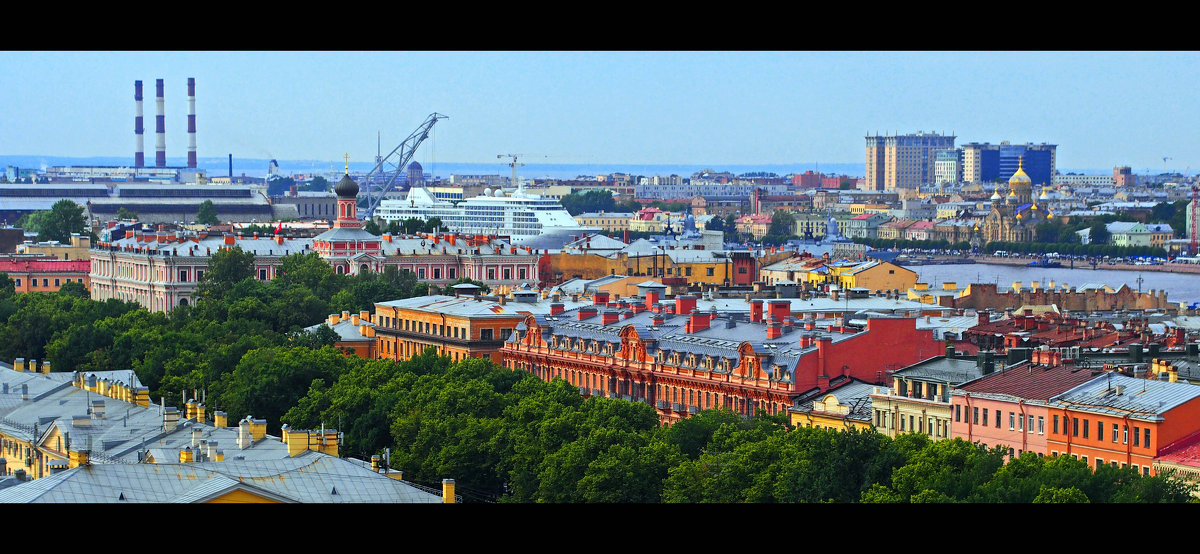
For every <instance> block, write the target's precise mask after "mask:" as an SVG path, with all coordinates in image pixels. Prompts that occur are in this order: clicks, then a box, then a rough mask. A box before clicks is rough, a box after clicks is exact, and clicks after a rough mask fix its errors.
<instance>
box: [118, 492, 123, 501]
mask: <svg viewBox="0 0 1200 554" xmlns="http://www.w3.org/2000/svg"><path fill="white" fill-rule="evenodd" d="M117 500H118V501H122V502H123V501H125V493H121V496H118V497H117Z"/></svg>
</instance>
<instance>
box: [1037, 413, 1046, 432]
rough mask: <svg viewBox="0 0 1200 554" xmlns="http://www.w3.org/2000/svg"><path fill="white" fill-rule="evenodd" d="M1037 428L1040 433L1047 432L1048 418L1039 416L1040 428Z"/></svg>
mask: <svg viewBox="0 0 1200 554" xmlns="http://www.w3.org/2000/svg"><path fill="white" fill-rule="evenodd" d="M1037 429H1038V434H1039V435H1045V434H1046V418H1044V417H1042V416H1038V428H1037Z"/></svg>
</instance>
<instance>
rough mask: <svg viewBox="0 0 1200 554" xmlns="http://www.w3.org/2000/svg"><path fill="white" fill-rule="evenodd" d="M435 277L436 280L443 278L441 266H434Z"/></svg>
mask: <svg viewBox="0 0 1200 554" xmlns="http://www.w3.org/2000/svg"><path fill="white" fill-rule="evenodd" d="M433 278H434V280H437V279H441V278H442V268H440V267H435V268H433Z"/></svg>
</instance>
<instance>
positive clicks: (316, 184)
mask: <svg viewBox="0 0 1200 554" xmlns="http://www.w3.org/2000/svg"><path fill="white" fill-rule="evenodd" d="M299 190H303V191H309V192H325V191H328V190H329V181H328V180H326V179H325V178H324V177H322V176H320V175H317V176H316V177H313V178H312V179H311V180H309V181H308V182H307V183H305V184H303V185H300V188H299Z"/></svg>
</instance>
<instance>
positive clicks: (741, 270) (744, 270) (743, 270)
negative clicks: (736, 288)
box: [738, 267, 746, 273]
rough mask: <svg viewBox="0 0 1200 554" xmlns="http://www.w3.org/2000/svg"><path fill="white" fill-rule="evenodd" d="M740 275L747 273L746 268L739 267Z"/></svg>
mask: <svg viewBox="0 0 1200 554" xmlns="http://www.w3.org/2000/svg"><path fill="white" fill-rule="evenodd" d="M738 273H746V268H744V267H739V268H738Z"/></svg>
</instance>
